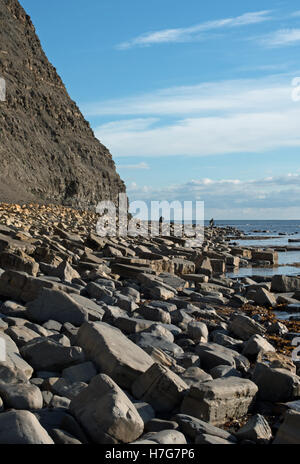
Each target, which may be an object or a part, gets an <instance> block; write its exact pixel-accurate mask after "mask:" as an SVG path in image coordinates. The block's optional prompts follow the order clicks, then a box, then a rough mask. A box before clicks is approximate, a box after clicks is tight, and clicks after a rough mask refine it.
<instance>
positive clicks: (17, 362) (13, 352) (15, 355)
mask: <svg viewBox="0 0 300 464" xmlns="http://www.w3.org/2000/svg"><path fill="white" fill-rule="evenodd" d="M1 338H3V339H4V340H5V348H6V362H7V363H8V364H9V365H10V366H11V367H13V368H16V369H18V370H20V371H22V372H23V373H24V375H25V376H26V378H27V379H30V377H31V376H32V373H33V368H32V366H31V365H29V364H28V363H27V362H26V361H25V359H23V357H22V356H21V355H20V352H19V349H18V347H17V345H16V344H15V342H14V341H13V340H12V338H10V337H9V336H8V335H7V334H5V333H2V334H1Z"/></svg>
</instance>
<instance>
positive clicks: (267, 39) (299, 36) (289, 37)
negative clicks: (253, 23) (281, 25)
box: [260, 29, 300, 47]
mask: <svg viewBox="0 0 300 464" xmlns="http://www.w3.org/2000/svg"><path fill="white" fill-rule="evenodd" d="M260 40H261V43H262V44H263V45H265V46H267V47H281V46H287V45H295V44H297V43H298V42H300V29H280V30H278V31H275V32H272V33H271V34H268V35H266V36H264V37H262V38H261V39H260Z"/></svg>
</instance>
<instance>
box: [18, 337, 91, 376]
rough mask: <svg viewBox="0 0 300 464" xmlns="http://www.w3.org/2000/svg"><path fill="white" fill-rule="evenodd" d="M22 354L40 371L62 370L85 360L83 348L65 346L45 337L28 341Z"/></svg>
mask: <svg viewBox="0 0 300 464" xmlns="http://www.w3.org/2000/svg"><path fill="white" fill-rule="evenodd" d="M21 354H22V356H23V357H24V358H25V359H26V361H27V362H28V363H29V364H30V366H32V367H33V369H34V370H40V371H61V370H62V369H65V368H66V367H69V366H72V365H73V364H79V363H81V362H83V361H84V360H85V359H84V353H83V351H82V348H80V347H78V346H72V347H70V346H63V345H62V344H61V343H58V342H56V341H55V340H52V339H51V338H44V337H42V338H38V339H36V340H32V341H31V342H28V343H26V345H24V346H23V347H22V348H21Z"/></svg>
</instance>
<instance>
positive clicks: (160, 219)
mask: <svg viewBox="0 0 300 464" xmlns="http://www.w3.org/2000/svg"><path fill="white" fill-rule="evenodd" d="M163 222H164V218H163V217H162V216H160V218H159V234H160V235H161V233H162V224H163Z"/></svg>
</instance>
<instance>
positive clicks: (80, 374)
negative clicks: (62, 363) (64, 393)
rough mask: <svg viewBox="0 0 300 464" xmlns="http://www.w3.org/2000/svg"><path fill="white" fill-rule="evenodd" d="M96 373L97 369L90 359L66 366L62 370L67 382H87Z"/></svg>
mask: <svg viewBox="0 0 300 464" xmlns="http://www.w3.org/2000/svg"><path fill="white" fill-rule="evenodd" d="M96 375H97V370H96V368H95V366H94V364H93V363H92V362H90V361H88V362H85V363H82V364H76V365H75V366H70V367H67V368H66V369H64V370H63V371H62V376H63V377H64V378H65V379H66V380H68V381H69V382H89V381H90V380H91V379H92V378H93V377H95V376H96Z"/></svg>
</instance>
